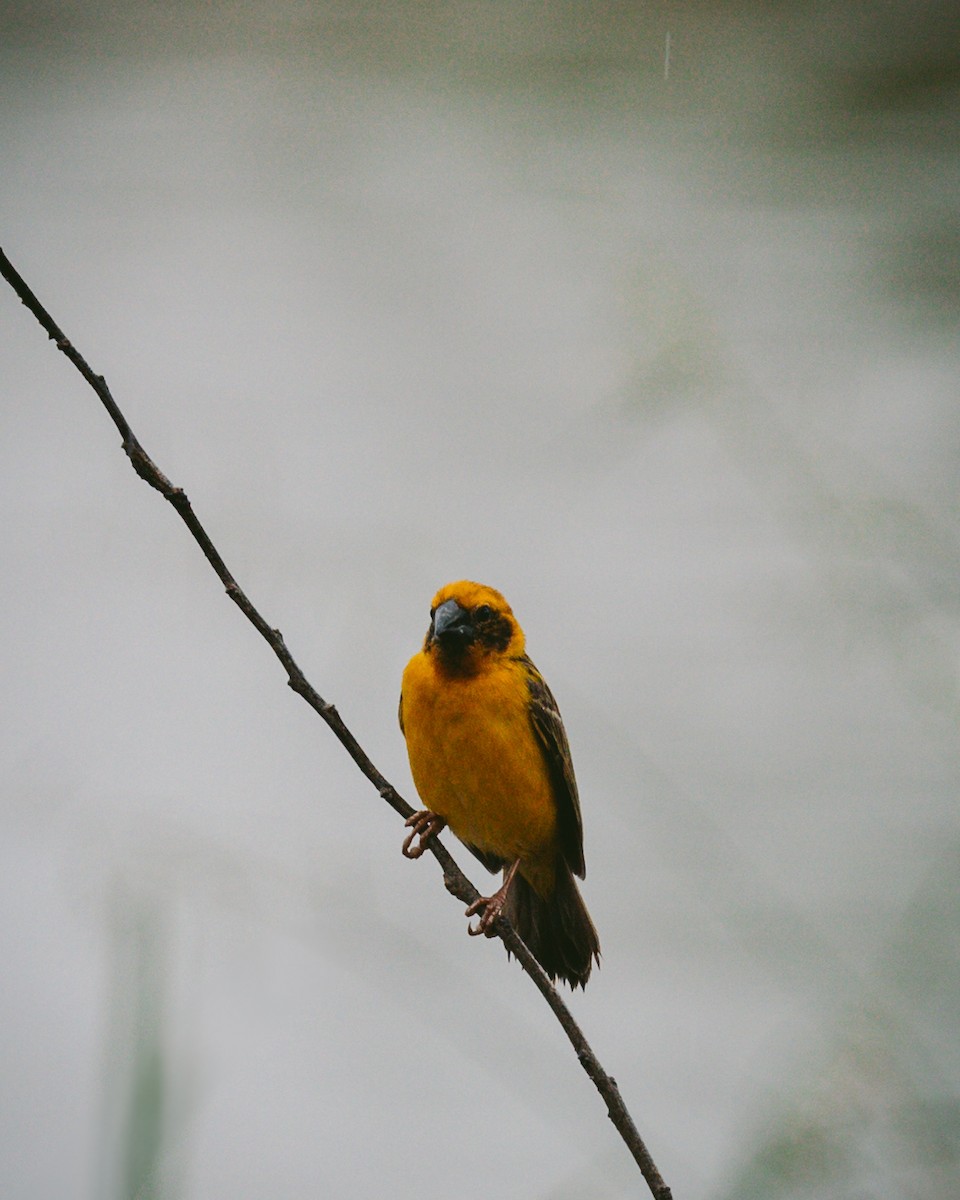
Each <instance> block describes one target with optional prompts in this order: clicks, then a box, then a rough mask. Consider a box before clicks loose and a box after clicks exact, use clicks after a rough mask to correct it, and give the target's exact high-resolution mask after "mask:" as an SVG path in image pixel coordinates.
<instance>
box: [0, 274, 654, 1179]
mask: <svg viewBox="0 0 960 1200" xmlns="http://www.w3.org/2000/svg"><path fill="white" fill-rule="evenodd" d="M0 274H2V275H3V278H4V279H6V281H7V282H8V283H9V284H10V286H11V287H12V288H13V290H14V292H16V294H17V296H18V297H19V298H20V300H21V301H22V302H23V304H24V305H25V306H26V307H27V308H28V309H29V310H30V312H32V313H33V315H34V316H35V317H36V319H37V320H38V321H39V323H40V325H41V326H42V327H43V328H44V329H45V330H46V332H47V334H48V336H49V337H50V338H51V340H52V341H54V342H55V343H56V345H57V349H58V350H60V351H61V353H63V354H64V355H66V357H67V358H68V359H69V360H70V362H71V363H73V365H74V366H75V367H76V369H77V370H78V371H79V372H80V374H81V375H82V376H83V378H84V379H85V380H86V381H87V383H89V384H90V386H91V387H92V388H93V390H94V391H95V392H96V394H97V396H99V398H100V401H101V402H102V404H103V406H104V408H105V409H106V410H107V412H108V413H109V415H110V419H111V420H112V421H113V423H114V425H115V426H116V427H117V430H118V432H119V434H120V438H121V441H122V444H123V450H124V453H125V454H126V455H127V457H128V458H129V459H130V463H131V465H132V466H133V469H134V470H135V471H136V473H137V474H138V475H139V476H140V478H141V479H143V480H144V481H145V482H146V483H148V484H149V485H150V486H151V487H152V488H156V490H157V491H158V492H160V494H161V495H162V496H163V497H164V498H165V499H166V500H168V501H169V502H170V503H171V504H172V505H173V507H174V508H175V509H176V511H177V513H178V514H179V516H180V518H181V519H182V520H183V522H184V524H185V525H186V526H187V528H188V529H189V530H190V533H191V534H192V535H193V538H194V540H195V541H196V542H197V544H198V545H199V547H200V549H201V550H202V551H203V553H204V556H205V557H206V559H207V561H208V562H209V563H210V565H211V567H213V569H214V571H215V572H216V573H217V576H218V578H219V579H220V582H221V583H222V584H223V585H224V587H225V588H226V592H227V595H228V596H229V597H230V599H231V600H232V601H233V602H234V603H235V604H236V605H237V607H238V608H239V609H240V611H241V612H242V613H243V614H244V616H245V617H246V618H247V619H248V620H249V621H250V623H251V624H252V625H253V626H254V628H255V629H256V630H257V631H258V633H259V634H260V635H261V636H262V637H263V639H264V640H265V641H266V643H267V644H268V645H269V646H270V648H271V649H272V650H273V652H274V654H275V655H276V656H277V658H278V659H279V660H280V664H281V666H282V667H283V669H284V670H285V671H286V673H287V684H288V685H289V686H290V687H291V688H292V689H293V690H294V691H295V692H296V693H297V694H298V695H299V696H302V697H303V699H304V700H305V701H306V702H307V704H309V705H310V707H311V708H312V709H313V710H314V711H315V712H316V713H317V714H318V716H320V717H321V718H322V720H324V721H325V722H326V724H327V725H328V726H329V727H330V729H331V730H332V731H333V733H334V735H335V736H336V737H337V739H338V740H339V741H340V743H341V744H342V745H343V747H344V748H345V750H346V751H347V753H348V754H349V755H350V757H351V758H352V759H353V761H354V762H355V763H356V765H357V766H358V767H359V769H360V770H361V772H362V773H363V774H364V775H365V776H366V778H367V779H368V780H369V781H370V782H371V783H372V784H373V786H374V787H375V788H376V789H377V791H378V792H379V794H380V796H381V797H382V798H383V799H384V800H385V801H386V802H387V804H389V805H390V807H391V808H393V809H394V810H395V811H396V812H398V813H399V814H400V816H401V817H403V818H407V817H409V816H410V815H411V814H412V813H413V812H414V809H413V808H412V807H411V805H409V804H408V803H407V801H406V800H404V798H403V797H402V796H401V795H400V793H399V792H398V791H397V790H396V789H395V788H394V787H393V785H392V784H391V783H389V782H388V781H387V779H385V778H384V776H383V775H381V774H380V772H379V771H378V770H377V768H376V767H375V766H374V765H373V762H372V761H371V759H370V758H369V756H368V755H367V753H366V751H365V750H364V749H363V747H362V746H361V745H360V743H359V742H358V741H357V739H356V738H355V737H354V736H353V734H352V733H351V732H350V730H349V729H348V728H347V726H346V725H345V724H344V722H343V719H342V718H341V716H340V714H339V713H338V712H337V709H336V707H335V706H334V705H333V704H330V703H329V702H328V701H326V700H324V698H323V697H322V696H321V695H320V693H319V692H318V691H317V690H316V689H315V688H314V687H313V686H312V684H310V683H309V681H308V680H307V678H306V676H305V675H304V674H303V671H301V669H300V667H299V666H298V665H297V663H296V661H295V660H294V658H293V655H292V654H291V653H290V651H289V650H288V649H287V646H286V643H285V642H284V640H283V636H282V635H281V633H280V630H279V629H274V628H273V627H272V626H271V625H269V624H268V622H267V621H265V620H264V618H263V617H262V616H261V614H260V612H259V611H258V610H257V609H256V608H255V607H254V605H253V604H252V603H251V601H250V600H249V598H248V597H247V595H246V593H245V592H244V591H243V589H242V588H241V587H240V585H239V584H238V583H237V581H236V580H235V579H234V577H233V575H232V574H231V572H230V571H229V570H228V568H227V565H226V563H225V562H224V561H223V559H222V558H221V556H220V553H219V551H218V550H217V548H216V546H214V544H213V542H212V541H211V540H210V536H209V534H208V533H207V531H206V530H205V529H204V527H203V525H202V524H201V523H200V521H199V519H198V518H197V515H196V513H195V512H194V511H193V506H192V505H191V503H190V501H189V499H188V498H187V494H186V492H184V490H183V489H182V488H179V487H175V486H174V485H173V484H172V483H171V482H170V480H169V479H167V477H166V475H164V474H163V472H162V471H161V470H160V469H159V468H158V467H157V465H156V463H155V462H154V461H153V459H152V458H151V457H150V456H149V455H148V454H147V452H146V451H145V450H144V449H143V447H142V446H141V445H140V442H139V441H138V440H137V438H136V437H135V435H134V433H133V430H132V429H131V428H130V425H129V423H128V422H127V419H126V417H125V416H124V415H123V413H122V412H121V411H120V408H119V406H118V405H117V403H116V401H115V400H114V398H113V396H112V395H111V393H110V389H109V387H108V386H107V381H106V379H104V377H103V376H102V375H97V374H96V373H95V372H94V371H93V370H91V368H90V367H89V365H88V364H87V362H86V360H85V359H84V357H83V356H82V355H81V354H80V353H79V351H78V350H77V349H76V348H75V347H74V346H73V345H72V343H71V342H70V341H69V340H68V339H67V338H66V336H65V335H64V333H63V331H62V329H61V328H60V326H59V325H58V324H57V323H56V322H55V321H54V319H53V318H52V317H51V316H50V314H49V313H48V312H47V310H46V309H45V308H44V307H43V305H42V304H41V303H40V301H39V300H38V299H37V297H36V296H35V295H34V293H33V291H32V290H31V289H30V287H28V285H27V284H26V282H25V281H24V280H23V278H22V277H21V276H20V274H19V273H18V272H17V270H16V269H15V268H14V266H13V264H12V263H11V262H10V260H9V259H8V258H7V256H6V255H5V254H4V252H3V250H0ZM429 849H430V850H431V852H432V853H433V856H434V857H435V858H436V860H437V862H438V863H439V864H440V867H441V868H442V870H443V882H444V886H445V887H446V889H447V891H448V892H450V893H451V895H453V896H455V897H457V899H459V900H462V901H463V902H464V904H472V903H473V902H474V901H475V900H477V899H478V898H479V895H480V893H479V892H478V891H477V889H476V888H475V887H474V886H473V884H472V883H471V882H470V880H469V879H468V878H467V877H466V876H465V875H464V874H463V872H462V871H461V870H460V868H459V866H457V864H456V862H455V861H454V859H453V857H452V856H451V855H450V853H449V851H448V850H447V849H446V848H445V847H444V846H443V845H442V844H441V843H440V841H439V840H438V839H437V838H435V837H434V838H432V839H431V840H430V843H429ZM496 931H497V934H498V935H499V937H500V938H501V939H502V941H503V943H504V945H505V946H506V948H507V950H508V952H509V953H510V954H512V955H513V956H514V957H515V958H516V959H517V960H518V961H519V963H520V965H521V966H522V967H523V969H524V971H526V973H527V974H528V975H529V976H530V978H531V979H532V980H533V982H534V984H535V985H536V986H537V988H538V989H539V990H540V992H541V994H542V995H543V997H544V999H545V1000H546V1002H547V1004H548V1005H549V1006H550V1008H551V1010H552V1011H553V1013H554V1015H555V1016H556V1018H557V1020H558V1021H559V1022H560V1025H561V1027H562V1028H563V1031H564V1033H565V1034H566V1035H567V1038H568V1039H569V1041H570V1044H571V1045H572V1046H573V1049H574V1051H575V1052H576V1055H577V1058H578V1059H579V1060H580V1065H581V1066H582V1067H583V1069H584V1071H586V1073H587V1075H588V1076H589V1077H590V1079H591V1080H592V1081H593V1083H594V1086H595V1087H596V1089H597V1091H598V1092H599V1093H600V1095H601V1096H602V1097H603V1100H604V1102H605V1103H606V1106H607V1115H608V1116H609V1118H610V1120H611V1121H612V1122H613V1124H614V1126H615V1127H616V1129H617V1131H618V1133H619V1134H620V1136H621V1138H622V1139H623V1141H624V1143H625V1144H626V1146H627V1148H628V1150H629V1151H630V1153H631V1154H632V1155H633V1158H634V1160H635V1161H636V1163H637V1166H638V1167H639V1168H640V1171H641V1173H642V1174H643V1177H644V1179H645V1180H646V1182H647V1185H648V1187H649V1188H650V1191H651V1193H652V1195H653V1196H654V1197H655V1200H672V1196H671V1191H670V1188H669V1187H668V1186H667V1185H666V1183H664V1181H663V1178H662V1176H661V1175H660V1172H659V1171H658V1170H657V1167H656V1164H655V1163H654V1161H653V1159H652V1158H651V1156H650V1152H649V1151H648V1150H647V1147H646V1145H645V1144H644V1142H643V1139H642V1138H641V1136H640V1133H639V1131H638V1130H637V1127H636V1125H635V1124H634V1122H633V1118H632V1117H631V1116H630V1113H629V1112H628V1111H627V1107H626V1105H625V1104H624V1102H623V1099H622V1097H621V1095H620V1090H619V1088H618V1087H617V1084H616V1081H615V1080H614V1079H613V1078H612V1077H611V1076H610V1075H608V1074H607V1073H606V1071H604V1069H603V1067H602V1066H601V1065H600V1062H599V1060H598V1059H597V1057H596V1055H595V1054H594V1053H593V1050H592V1049H591V1048H590V1044H589V1043H588V1041H587V1039H586V1037H585V1036H584V1034H583V1031H582V1030H581V1029H580V1026H579V1025H578V1024H577V1023H576V1021H575V1020H574V1019H573V1016H572V1014H571V1012H570V1010H569V1009H568V1008H567V1006H566V1004H565V1003H564V1002H563V1000H562V999H561V997H560V995H559V993H558V992H557V990H556V988H555V987H554V986H553V984H552V983H551V982H550V980H549V978H548V977H547V975H546V973H545V972H544V970H543V968H542V967H541V966H540V964H539V963H538V962H537V960H536V959H535V958H534V957H533V955H532V954H531V953H530V950H529V949H528V948H527V946H526V944H525V943H524V942H523V941H522V940H521V939H520V937H519V936H518V935H517V933H516V931H515V930H514V928H513V926H512V925H511V924H510V923H509V921H507V920H506V918H505V917H502V916H501V917H499V918H498V920H497V923H496Z"/></svg>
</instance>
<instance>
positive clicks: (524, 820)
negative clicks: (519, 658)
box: [401, 651, 556, 870]
mask: <svg viewBox="0 0 960 1200" xmlns="http://www.w3.org/2000/svg"><path fill="white" fill-rule="evenodd" d="M401 696H402V699H401V705H402V716H403V729H404V735H405V737H406V740H407V751H408V754H409V757H410V769H411V771H412V773H413V780H414V783H415V784H416V787H417V791H418V792H419V794H420V797H421V799H422V800H423V802H424V804H426V806H427V807H428V808H429V809H431V810H432V811H433V812H435V813H436V814H437V815H438V816H441V817H443V818H444V819H445V820H446V822H447V824H448V825H449V826H450V828H451V829H452V830H453V832H454V833H455V834H456V835H457V837H459V838H460V839H461V840H462V841H464V842H467V843H469V844H470V845H472V846H476V847H477V848H478V849H480V850H483V851H486V852H488V853H492V854H495V855H497V856H498V857H500V858H502V859H504V860H506V861H507V862H512V861H514V860H515V859H518V858H519V859H521V860H525V859H526V860H535V859H542V858H544V857H545V856H547V857H549V856H550V852H551V851H552V849H553V847H554V845H555V841H556V801H555V799H554V795H553V788H552V785H551V782H550V777H549V774H548V772H547V767H546V762H545V760H544V756H543V751H542V750H541V747H540V744H539V742H538V741H537V738H536V735H535V733H534V731H533V727H532V725H531V721H530V714H529V698H528V688H527V681H526V676H525V674H524V670H523V667H522V666H521V665H520V664H519V663H517V662H515V661H513V660H511V659H508V658H507V659H505V658H501V659H497V660H495V661H493V662H490V663H488V664H486V665H485V666H484V669H482V670H481V671H478V672H477V673H476V674H474V675H467V676H456V675H453V676H451V675H449V674H446V673H443V672H442V669H441V668H440V667H439V665H438V663H437V656H436V655H435V654H431V653H428V652H425V651H420V653H419V654H415V655H414V657H413V658H412V659H411V660H410V662H409V663H408V664H407V668H406V670H405V671H404V673H403V690H402V693H401ZM531 865H532V863H531ZM521 870H523V867H522V866H521Z"/></svg>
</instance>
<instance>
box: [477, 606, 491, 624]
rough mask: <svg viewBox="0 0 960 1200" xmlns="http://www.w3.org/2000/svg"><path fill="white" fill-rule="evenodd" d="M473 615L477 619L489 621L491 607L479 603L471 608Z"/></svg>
mask: <svg viewBox="0 0 960 1200" xmlns="http://www.w3.org/2000/svg"><path fill="white" fill-rule="evenodd" d="M473 615H474V616H475V617H476V618H477V620H478V621H489V620H490V618H491V617H492V616H493V609H492V608H491V607H490V605H489V604H481V605H479V606H478V607H477V608H475V609H474V610H473Z"/></svg>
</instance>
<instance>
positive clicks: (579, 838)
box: [519, 655, 586, 879]
mask: <svg viewBox="0 0 960 1200" xmlns="http://www.w3.org/2000/svg"><path fill="white" fill-rule="evenodd" d="M519 661H520V663H521V664H522V666H523V668H524V670H525V671H526V675H527V687H528V688H529V690H530V720H531V721H532V722H533V728H534V732H535V733H536V735H537V738H538V740H539V742H540V745H541V746H542V747H543V755H544V758H545V759H546V763H547V769H548V771H549V772H550V781H551V783H552V784H553V794H554V797H555V799H556V801H557V827H558V832H559V836H560V849H561V851H562V852H563V857H564V859H565V860H566V863H567V866H568V867H569V868H570V870H571V871H573V873H574V875H579V876H580V878H581V879H583V877H584V875H585V874H586V867H585V865H584V861H583V821H582V819H581V817H580V797H579V795H578V793H577V781H576V779H575V777H574V774H573V759H572V758H571V757H570V746H569V744H568V742H567V733H566V730H565V729H564V728H563V721H562V720H561V719H560V710H559V709H558V708H557V702H556V700H554V698H553V693H552V692H551V691H550V689H549V688H548V687H547V685H546V683H545V682H544V679H543V676H542V675H541V674H540V672H539V671H538V670H537V668H536V667H535V666H534V665H533V663H532V662H531V661H530V659H529V658H527V656H526V655H524V656H523V657H522V658H521V659H520V660H519Z"/></svg>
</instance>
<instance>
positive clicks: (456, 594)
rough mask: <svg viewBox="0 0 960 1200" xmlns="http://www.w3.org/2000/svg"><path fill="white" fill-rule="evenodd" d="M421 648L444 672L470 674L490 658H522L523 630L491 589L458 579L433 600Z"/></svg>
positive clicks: (438, 593) (505, 604)
mask: <svg viewBox="0 0 960 1200" xmlns="http://www.w3.org/2000/svg"><path fill="white" fill-rule="evenodd" d="M423 648H424V651H425V652H426V653H427V654H436V655H438V657H439V659H440V661H441V662H442V663H443V664H444V666H445V667H447V668H448V669H450V670H453V671H457V672H465V673H472V672H474V671H477V670H479V669H480V668H481V666H482V664H483V662H484V660H486V659H489V658H491V657H508V658H518V657H519V656H520V655H521V654H523V648H524V637H523V630H522V629H521V628H520V626H519V625H518V624H517V619H516V617H515V616H514V615H513V613H512V612H511V610H510V605H509V604H508V603H507V602H506V600H504V598H503V596H501V595H500V593H499V592H498V591H497V590H496V589H495V588H491V587H485V586H484V585H483V584H482V583H471V582H470V580H468V579H461V580H459V581H458V582H457V583H448V584H446V585H445V586H444V587H442V588H441V589H440V591H439V592H437V594H436V595H435V596H434V598H433V603H432V604H431V606H430V628H429V629H428V630H427V636H426V640H425V641H424V643H423Z"/></svg>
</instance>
